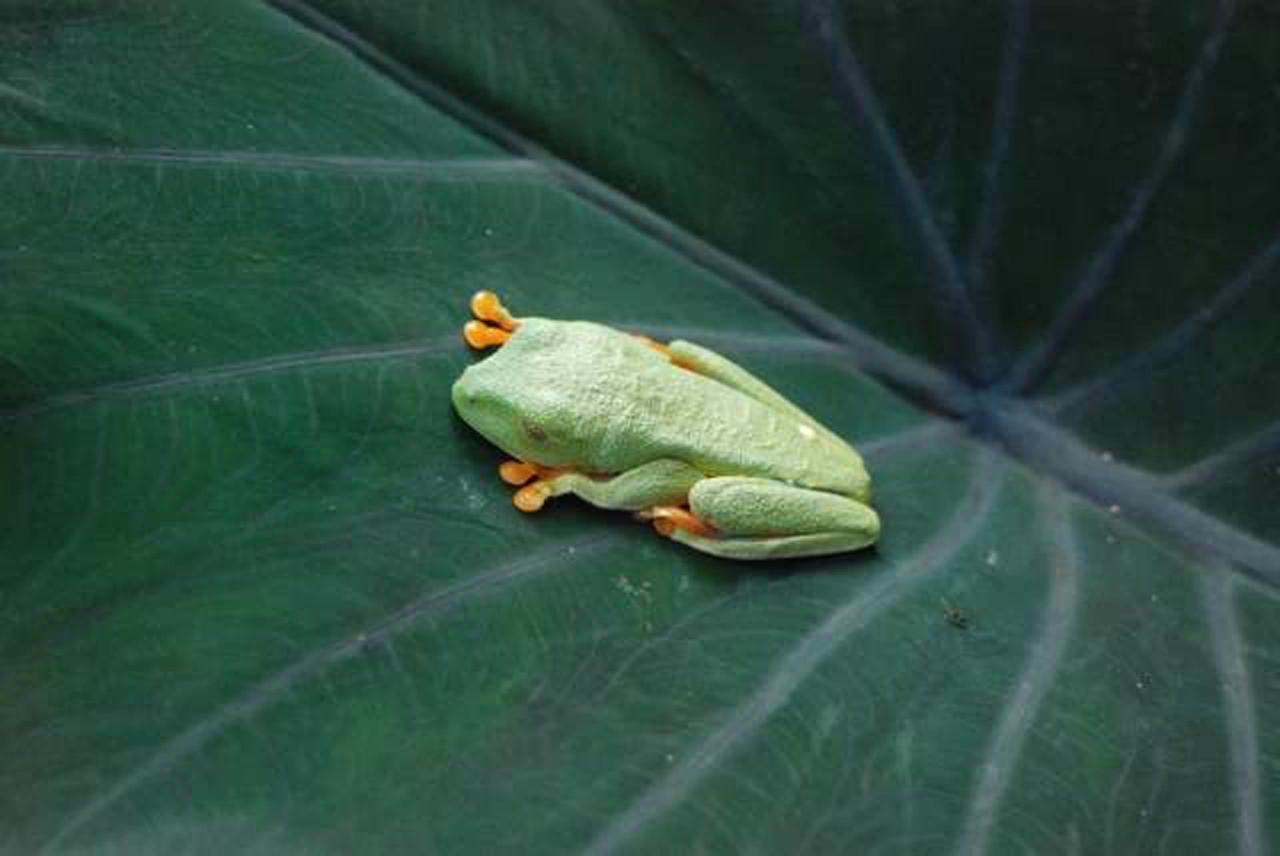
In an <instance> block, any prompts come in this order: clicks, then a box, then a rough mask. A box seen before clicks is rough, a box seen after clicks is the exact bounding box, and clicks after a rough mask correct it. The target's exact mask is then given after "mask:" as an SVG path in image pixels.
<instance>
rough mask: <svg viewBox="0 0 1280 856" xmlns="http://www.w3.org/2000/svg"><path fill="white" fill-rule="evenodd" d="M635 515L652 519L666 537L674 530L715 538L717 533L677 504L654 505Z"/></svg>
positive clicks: (644, 518) (699, 518)
mask: <svg viewBox="0 0 1280 856" xmlns="http://www.w3.org/2000/svg"><path fill="white" fill-rule="evenodd" d="M636 516H637V517H639V518H640V519H641V520H652V521H653V528H654V529H655V530H657V532H658V534H659V535H662V536H664V537H666V538H670V537H671V536H672V535H674V534H675V532H676V530H680V531H682V532H687V533H688V534H690V535H697V536H698V537H701V538H715V537H716V536H717V535H718V534H719V533H718V532H717V531H716V529H715V527H713V526H712V525H711V524H709V523H707V522H706V521H705V520H703V519H702V518H701V517H699V516H698V515H696V514H694V513H693V512H692V511H690V510H689V509H687V508H684V507H683V506H679V505H655V506H654V507H653V508H651V509H649V510H648V511H642V512H640V513H639V514H637V515H636Z"/></svg>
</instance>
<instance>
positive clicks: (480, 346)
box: [462, 291, 520, 350]
mask: <svg viewBox="0 0 1280 856" xmlns="http://www.w3.org/2000/svg"><path fill="white" fill-rule="evenodd" d="M471 314H472V315H474V316H476V320H474V321H468V322H467V323H466V324H464V325H463V327H462V338H463V339H465V340H466V342H467V344H468V345H470V346H471V347H473V348H476V349H477V350H484V349H485V348H492V347H494V346H495V345H502V344H505V343H506V341H507V340H508V339H510V338H511V334H512V333H514V332H515V331H516V329H517V328H518V327H519V326H520V322H519V321H518V320H517V319H516V318H514V317H513V316H512V315H511V313H510V312H508V311H507V307H505V306H503V305H502V301H501V300H499V299H498V295H496V294H494V293H493V292H492V291H477V292H476V293H475V294H474V295H472V297H471Z"/></svg>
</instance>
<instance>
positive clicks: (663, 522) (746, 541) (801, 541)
mask: <svg viewBox="0 0 1280 856" xmlns="http://www.w3.org/2000/svg"><path fill="white" fill-rule="evenodd" d="M689 507H690V509H691V511H692V516H693V519H694V520H695V521H698V522H700V523H701V524H705V525H706V526H710V527H711V528H712V529H713V530H714V533H713V534H706V533H704V532H702V531H699V530H698V528H697V526H687V525H683V523H682V521H680V520H678V519H677V520H672V519H668V518H667V517H666V515H664V514H661V513H659V514H655V515H654V516H655V518H656V519H655V524H656V525H657V526H658V531H660V532H662V533H663V534H666V535H668V536H669V537H671V538H672V539H674V540H676V541H679V542H680V543H682V544H686V545H688V546H690V547H693V548H694V549H695V550H701V551H702V552H704V553H711V554H712V555H716V556H723V557H724V558H727V559H782V558H788V557H792V556H817V555H823V554H826V553H842V552H845V551H847V550H857V549H859V548H861V547H866V546H869V545H871V544H874V543H875V542H876V539H877V538H878V537H879V536H880V518H879V517H878V516H877V515H876V513H875V511H874V510H872V508H871V507H870V506H868V505H864V504H862V503H861V502H858V501H856V500H854V499H850V498H849V497H847V496H841V495H840V494H835V493H828V492H826V491H820V490H810V489H808V488H803V487H795V486H793V485H789V484H786V483H784V482H779V481H774V480H772V479H764V478H747V477H736V476H727V477H718V478H707V479H703V480H702V481H700V482H698V483H697V484H695V485H694V486H693V488H692V489H691V490H690V491H689Z"/></svg>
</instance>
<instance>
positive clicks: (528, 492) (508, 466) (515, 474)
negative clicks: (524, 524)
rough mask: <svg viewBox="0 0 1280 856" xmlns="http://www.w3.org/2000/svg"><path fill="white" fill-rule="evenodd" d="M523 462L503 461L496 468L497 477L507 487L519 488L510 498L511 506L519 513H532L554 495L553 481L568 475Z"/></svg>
mask: <svg viewBox="0 0 1280 856" xmlns="http://www.w3.org/2000/svg"><path fill="white" fill-rule="evenodd" d="M568 472H569V471H568V470H557V469H553V468H552V467H544V466H541V465H540V464H530V463H527V462H525V461H504V462H503V463H502V465H501V466H499V467H498V476H499V477H500V478H501V479H502V480H503V481H504V482H506V483H507V484H509V485H516V486H521V485H522V487H520V489H519V490H518V491H516V492H515V496H513V497H511V502H512V504H514V505H515V507H516V508H518V509H520V510H521V511H528V512H533V511H537V510H539V509H540V508H542V506H543V505H545V504H546V502H547V500H548V499H550V498H551V497H552V496H554V495H555V493H556V490H555V480H556V479H557V478H559V477H560V476H563V475H566V474H568Z"/></svg>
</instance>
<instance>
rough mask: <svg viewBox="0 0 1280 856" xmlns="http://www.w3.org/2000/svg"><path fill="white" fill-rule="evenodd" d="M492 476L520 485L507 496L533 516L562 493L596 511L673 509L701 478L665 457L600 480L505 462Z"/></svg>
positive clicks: (702, 478)
mask: <svg viewBox="0 0 1280 856" xmlns="http://www.w3.org/2000/svg"><path fill="white" fill-rule="evenodd" d="M498 474H499V475H500V476H502V480H503V481H505V482H507V483H508V484H513V485H524V486H523V487H522V488H520V490H518V491H516V494H515V496H514V497H513V502H514V503H515V506H516V508H519V509H520V510H521V511H537V510H538V509H539V508H541V507H542V505H543V503H545V502H546V501H547V500H548V499H550V498H551V497H553V496H562V495H564V494H566V493H572V494H574V495H576V496H578V497H580V498H582V499H584V500H586V501H587V502H589V503H591V504H592V505H594V506H597V507H599V508H612V509H625V510H628V511H639V510H641V509H648V508H652V507H654V506H665V505H674V504H677V503H683V502H684V501H685V497H686V496H687V495H688V493H689V491H690V489H691V488H692V487H693V486H694V485H695V484H696V483H697V482H699V481H701V480H705V478H706V477H705V475H704V474H703V473H702V472H701V471H700V470H697V469H695V468H693V467H691V466H689V465H688V464H686V463H684V462H683V461H676V460H670V459H665V458H663V459H659V460H656V461H650V462H649V463H647V464H641V465H640V466H638V467H634V468H632V469H630V470H626V471H625V472H622V473H618V474H617V475H613V476H605V477H600V476H591V475H587V474H585V473H580V472H576V471H574V470H566V469H550V468H547V467H541V466H538V465H537V464H527V463H523V462H521V461H507V462H506V463H505V464H503V465H502V466H501V467H499V468H498Z"/></svg>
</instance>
